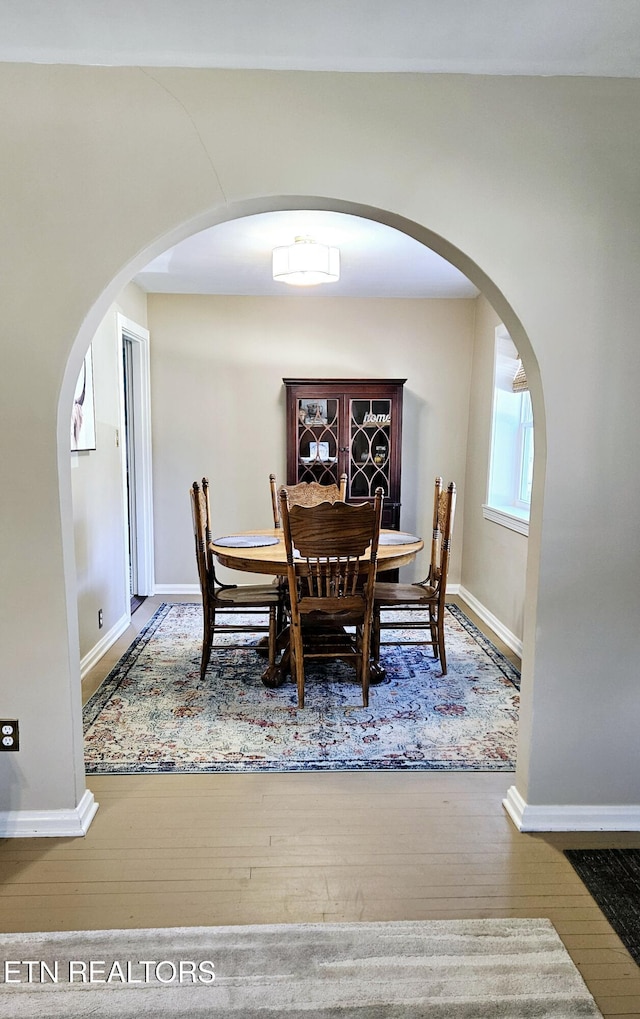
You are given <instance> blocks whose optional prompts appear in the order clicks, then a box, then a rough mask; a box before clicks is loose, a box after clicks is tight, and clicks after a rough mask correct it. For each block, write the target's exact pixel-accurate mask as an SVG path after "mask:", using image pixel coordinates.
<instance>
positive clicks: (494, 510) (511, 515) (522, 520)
mask: <svg viewBox="0 0 640 1019" xmlns="http://www.w3.org/2000/svg"><path fill="white" fill-rule="evenodd" d="M482 515H483V517H484V519H485V520H491V521H493V523H494V524H500V525H501V526H502V527H508V528H509V529H510V530H511V531H517V532H518V534H524V535H525V536H526V537H528V536H529V514H528V513H527V511H526V510H519V509H516V507H515V506H508V507H507V506H504V507H502V508H501V509H498V507H497V506H483V507H482Z"/></svg>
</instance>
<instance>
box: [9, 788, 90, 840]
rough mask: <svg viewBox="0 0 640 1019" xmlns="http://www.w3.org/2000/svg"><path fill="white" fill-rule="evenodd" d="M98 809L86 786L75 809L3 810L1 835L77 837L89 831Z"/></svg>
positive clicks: (15, 836)
mask: <svg viewBox="0 0 640 1019" xmlns="http://www.w3.org/2000/svg"><path fill="white" fill-rule="evenodd" d="M97 809H98V804H97V803H96V801H95V800H94V798H93V793H92V792H90V791H89V789H86V790H85V792H84V794H83V796H82V799H81V800H80V803H79V804H78V806H77V807H76V808H75V809H74V810H2V811H0V838H3V839H29V838H77V837H78V836H79V835H86V834H87V831H88V830H89V825H90V824H91V822H92V821H93V818H94V816H95V813H96V810H97Z"/></svg>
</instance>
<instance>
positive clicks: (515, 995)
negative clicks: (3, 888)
mask: <svg viewBox="0 0 640 1019" xmlns="http://www.w3.org/2000/svg"><path fill="white" fill-rule="evenodd" d="M3 941H4V944H3V946H2V951H3V956H4V958H3V960H2V961H3V962H4V964H5V965H4V969H5V972H6V971H7V962H9V963H10V965H9V967H8V973H9V975H10V977H11V982H5V984H4V985H2V986H0V1006H2V1014H3V1015H5V1016H7V1017H8V1016H11V1019H58V1017H61V1016H66V1017H73V1019H89V1017H95V1016H99V1017H100V1019H150V1017H153V1019H157V1017H158V1016H162V1017H163V1019H178V1017H182V1016H189V1017H196V1016H211V1017H215V1019H259V1017H264V1016H265V1015H271V1016H274V1017H276V1016H278V1017H280V1016H287V1017H288V1019H296V1017H298V1019H426V1017H429V1019H495V1017H499V1019H534V1017H545V1019H560V1017H561V1019H578V1017H580V1019H585V1017H594V1019H597V1017H600V1019H601V1013H600V1012H599V1011H598V1009H597V1007H596V1005H595V1002H594V1000H593V998H592V997H591V995H590V994H589V992H588V990H587V988H586V986H585V984H584V982H583V980H582V977H581V976H580V974H579V973H578V971H577V969H576V968H575V966H574V965H573V963H572V961H571V959H570V957H569V955H568V953H567V951H566V949H565V948H564V946H563V944H562V942H561V940H560V938H559V937H558V935H557V933H556V931H555V929H554V928H553V926H552V924H551V923H550V921H549V920H510V919H508V920H451V921H450V920H434V921H419V920H417V921H410V922H404V921H400V922H397V921H396V922H390V923H351V924H350V923H339V924H333V923H327V924H281V925H275V926H249V927H193V928H167V929H164V930H132V931H126V930H125V931H73V932H69V933H59V934H10V935H6V936H4V938H3ZM22 960H29V962H23V961H22ZM43 964H44V965H43ZM29 967H30V969H29ZM30 975H31V979H29V976H30ZM56 976H57V980H58V982H57V983H56V982H54V980H53V979H52V977H53V978H55V977H56Z"/></svg>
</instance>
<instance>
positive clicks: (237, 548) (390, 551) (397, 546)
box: [209, 527, 424, 687]
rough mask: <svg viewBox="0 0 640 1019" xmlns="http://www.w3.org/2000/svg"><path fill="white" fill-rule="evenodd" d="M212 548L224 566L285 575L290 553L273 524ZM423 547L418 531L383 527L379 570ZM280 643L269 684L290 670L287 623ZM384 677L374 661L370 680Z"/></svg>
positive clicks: (217, 540) (408, 559) (269, 672)
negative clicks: (287, 551) (407, 531)
mask: <svg viewBox="0 0 640 1019" xmlns="http://www.w3.org/2000/svg"><path fill="white" fill-rule="evenodd" d="M209 548H210V549H211V552H212V553H213V555H214V556H215V557H216V559H217V560H218V562H219V563H220V565H221V566H226V567H228V568H229V569H232V570H240V571H242V572H244V573H261V574H266V575H268V576H272V577H286V574H287V555H286V549H285V544H284V535H283V531H282V529H281V528H275V527H271V528H266V529H257V530H251V531H240V532H236V533H234V534H226V535H221V536H219V537H217V538H214V539H213V541H211V543H210V545H209ZM422 548H424V542H423V540H422V538H419V537H418V536H417V535H415V534H407V533H406V532H404V531H392V530H387V529H383V530H381V531H380V542H379V545H378V573H379V574H380V573H383V572H385V571H386V570H396V569H398V568H399V567H400V566H407V565H408V564H409V563H411V562H412V561H413V560H414V559H415V557H416V555H417V554H418V552H420V551H421V550H422ZM278 644H279V649H281V650H282V652H283V654H282V656H281V658H280V661H279V662H277V663H276V665H275V666H274V667H273V668H271V669H269V668H267V669H266V671H265V672H264V674H263V676H262V682H263V683H264V684H265V686H268V687H277V686H281V685H282V683H283V682H284V681H285V679H286V676H287V674H288V672H289V632H288V627H285V629H284V630H283V631H282V633H281V634H279V635H278ZM263 646H264V641H261V642H260V643H259V645H258V648H259V649H261V650H263V649H264V647H263ZM383 678H384V669H383V668H382V666H381V665H380V663H379V662H372V663H371V682H372V683H376V682H378V683H379V682H380V681H381V680H382V679H383Z"/></svg>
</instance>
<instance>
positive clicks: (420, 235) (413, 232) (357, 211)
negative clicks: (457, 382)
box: [103, 199, 540, 449]
mask: <svg viewBox="0 0 640 1019" xmlns="http://www.w3.org/2000/svg"><path fill="white" fill-rule="evenodd" d="M304 201H305V207H309V206H312V205H313V203H314V200H313V199H311V200H309V199H305V200H304ZM299 203H300V199H288V200H286V201H285V200H283V201H282V202H281V203H276V204H277V206H278V207H281V208H296V207H300V206H299ZM273 204H274V203H273V202H272V201H268V202H265V203H263V207H262V208H261V207H260V205H259V204H258V205H256V203H247V205H246V206H243V207H242V208H240V209H237V210H233V211H235V212H236V213H237V215H238V216H240V215H242V214H244V215H245V216H250V215H253V214H254V213H255V212H256V210H257V209H258V210H259V211H263V208H264V206H266V207H268V208H269V209H271V207H272V205H273ZM318 204H319V205H321V206H323V207H325V208H326V207H327V203H318ZM331 208H332V209H335V208H339V209H344V208H347V209H348V210H349V214H351V215H358V216H364V215H365V213H366V217H367V218H371V217H372V216H374V217H375V218H376V219H377V221H378V222H386V223H388V225H391V226H394V228H395V229H401V230H403V232H406V233H408V234H409V235H410V236H412V237H414V238H415V239H416V240H418V241H419V242H420V243H422V244H425V245H427V243H428V242H429V243H428V246H429V247H432V248H433V249H434V250H436V251H439V253H440V252H442V253H443V254H444V255H445V257H447V258H449V260H450V261H452V262H454V264H457V265H458V266H459V267H460V268H461V269H462V270H463V271H465V272H468V271H469V268H471V270H472V271H473V272H474V275H475V277H476V278H475V279H474V282H477V283H478V285H479V286H481V285H484V287H485V288H486V289H489V290H490V291H491V290H495V288H492V287H491V286H490V284H489V283H488V281H487V280H486V279H485V278H484V276H483V274H482V273H481V272H480V271H479V270H478V269H477V268H476V267H473V266H470V263H469V260H468V259H465V258H464V256H463V255H462V254H461V253H460V252H456V251H455V249H453V248H452V247H451V246H450V245H448V244H447V243H446V242H444V241H443V240H442V239H441V238H438V237H436V236H435V235H434V234H432V233H431V232H430V231H428V230H425V229H424V228H421V227H420V226H419V225H417V224H408V223H407V222H406V221H404V220H401V219H400V218H399V217H395V216H392V215H389V214H383V213H382V212H380V211H379V210H372V209H369V208H365V207H360V206H353V205H352V204H349V205H346V204H345V203H340V202H335V203H331ZM225 212H226V215H225V218H232V217H230V215H229V210H225ZM210 219H211V220H213V221H214V222H216V221H217V222H219V221H220V220H219V219H218V218H217V217H216V216H215V215H212V216H211V217H210ZM181 233H182V231H176V233H174V234H173V235H172V237H170V238H166V239H165V240H166V242H167V243H170V242H172V241H175V240H177V239H180V238H179V234H181ZM143 257H144V256H141V259H142V258H143ZM143 264H144V263H143ZM470 278H473V277H472V276H470ZM498 296H499V295H498ZM493 297H494V299H495V297H496V294H495V293H493ZM501 304H502V309H503V315H502V317H503V318H506V319H507V321H510V323H511V329H512V331H514V332H516V334H518V335H520V336H522V330H521V329H520V328H519V324H518V323H517V321H516V319H515V316H514V315H513V313H510V310H509V308H508V306H507V305H506V303H505V302H504V301H503V300H502V301H501ZM107 306H108V304H105V305H103V307H105V309H106V307H107ZM505 310H506V312H507V314H506V315H505V314H504V311H505ZM525 341H526V338H525ZM521 345H522V344H521ZM523 349H526V342H525V345H524V346H523ZM523 359H524V360H525V363H526V365H527V367H528V369H529V372H530V374H532V375H533V376H534V377H535V363H534V361H533V360H532V357H531V356H525V355H523ZM537 423H538V422H537V419H536V424H537ZM537 434H538V432H537ZM539 448H540V442H538V449H539Z"/></svg>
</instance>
